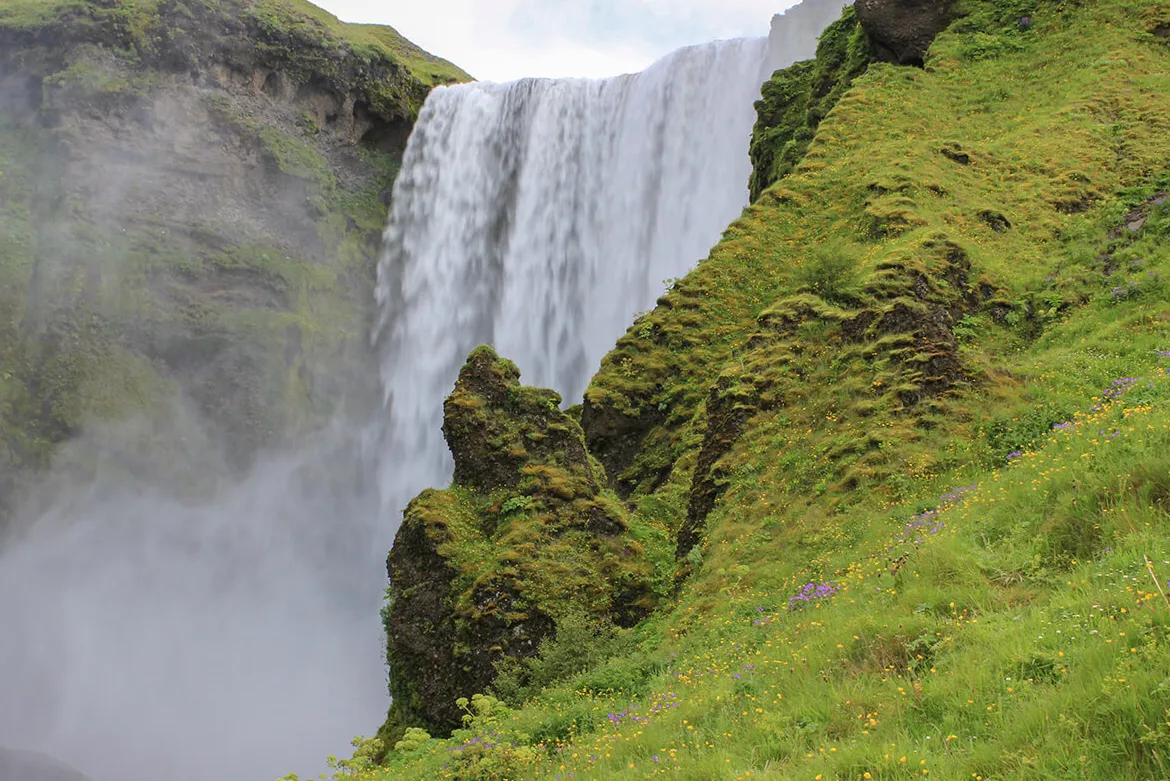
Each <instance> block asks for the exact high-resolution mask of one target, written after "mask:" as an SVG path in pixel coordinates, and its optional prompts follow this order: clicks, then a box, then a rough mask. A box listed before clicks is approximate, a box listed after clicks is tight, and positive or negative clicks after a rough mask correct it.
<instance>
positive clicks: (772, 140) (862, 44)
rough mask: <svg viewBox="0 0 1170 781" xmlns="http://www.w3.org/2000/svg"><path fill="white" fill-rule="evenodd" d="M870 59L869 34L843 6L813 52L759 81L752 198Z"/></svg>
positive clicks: (804, 143) (791, 160)
mask: <svg viewBox="0 0 1170 781" xmlns="http://www.w3.org/2000/svg"><path fill="white" fill-rule="evenodd" d="M871 60H872V53H871V48H870V42H869V39H868V38H867V37H866V35H865V31H864V30H862V28H861V25H860V24H859V23H858V21H857V14H856V13H855V12H854V10H853V8H852V7H849V8H846V9H845V10H844V12H843V13H842V15H841V18H840V19H838V20H837V21H835V22H833V23H832V24H831V25H829V27H828V28H827V29H826V30H825V31H824V32H823V33H822V34H821V37H820V40H819V42H818V43H817V54H816V57H815V58H813V59H811V60H805V61H803V62H798V63H795V64H793V65H791V66H789V67H787V68H784V69H782V70H778V71H776V72H775V73H774V74H772V78H770V79H769V80H768V81H766V82H764V86H763V90H762V93H761V99H760V100H758V101H756V114H757V116H758V120H757V122H756V126H755V129H754V130H753V131H752V143H751V149H750V155H751V159H752V176H751V180H750V182H749V188H750V190H751V198H752V200H753V201H755V200H756V199H758V198H759V197H760V195H761V194H763V192H764V190H766V189H767V188H768V187H770V186H771V185H772V184H774V183H775V182H777V181H779V180H780V179H782V178H784V177H785V176H787V175H788V174H790V173H792V171H793V170H794V169H795V168H796V166H797V165H798V164H799V163H800V162H801V161H802V160H803V159H804V156H805V152H806V151H807V150H808V147H809V144H810V143H811V142H812V140H813V137H814V136H815V135H816V131H817V127H818V126H819V125H820V124H821V120H823V119H824V118H825V117H826V116H827V115H828V113H829V112H830V111H831V110H832V109H833V107H834V106H836V105H837V101H839V100H840V99H841V96H842V95H844V94H845V92H846V91H847V90H848V89H849V87H850V86H852V84H853V80H854V79H856V78H857V77H858V76H860V75H861V74H862V73H864V72H865V71H866V69H867V68H868V67H869V64H870V61H871Z"/></svg>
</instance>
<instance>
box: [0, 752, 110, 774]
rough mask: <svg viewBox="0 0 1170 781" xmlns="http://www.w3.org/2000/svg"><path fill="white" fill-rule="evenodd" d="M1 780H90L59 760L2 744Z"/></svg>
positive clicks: (0, 760)
mask: <svg viewBox="0 0 1170 781" xmlns="http://www.w3.org/2000/svg"><path fill="white" fill-rule="evenodd" d="M0 781H89V779H88V778H86V776H83V775H82V774H81V773H78V772H77V771H76V770H74V769H73V768H71V767H69V766H68V765H65V764H63V763H61V762H58V761H57V760H55V759H53V758H51V757H46V756H45V755H43V754H37V753H34V752H32V751H16V750H14V749H8V748H4V747H3V746H0Z"/></svg>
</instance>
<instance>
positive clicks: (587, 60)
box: [316, 0, 797, 81]
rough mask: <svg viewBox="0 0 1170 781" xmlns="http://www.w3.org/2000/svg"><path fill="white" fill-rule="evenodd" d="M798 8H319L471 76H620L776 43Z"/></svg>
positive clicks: (584, 3)
mask: <svg viewBox="0 0 1170 781" xmlns="http://www.w3.org/2000/svg"><path fill="white" fill-rule="evenodd" d="M796 1H797V0H316V2H317V4H318V5H320V6H322V7H324V8H326V9H328V10H329V11H330V12H332V13H334V14H336V15H337V16H339V17H341V19H343V20H345V21H347V22H372V23H377V24H388V25H391V26H392V27H394V28H395V29H397V30H398V31H399V32H400V33H402V34H403V35H405V36H406V37H407V38H409V39H410V40H412V41H414V42H415V43H417V44H418V45H419V46H421V47H422V48H424V49H426V50H427V51H429V52H431V53H432V54H436V55H438V56H440V57H444V58H446V59H448V60H451V61H452V62H454V63H455V64H456V65H458V66H460V67H461V68H463V69H464V70H466V71H467V72H468V73H470V74H471V75H472V76H475V77H476V78H479V79H484V80H490V81H509V80H512V79H518V78H521V77H524V76H558V77H559V76H590V77H597V76H613V75H616V74H619V73H629V72H632V71H638V70H641V69H643V68H645V67H646V66H647V65H649V64H650V63H651V62H653V61H654V60H656V59H658V58H659V57H661V56H662V55H664V54H667V53H668V52H671V51H673V50H674V49H677V48H679V47H680V46H686V45H688V44H694V43H704V42H706V41H711V40H715V39H717V38H736V37H741V36H763V35H767V34H768V26H769V23H770V22H771V19H772V15H773V14H777V13H780V12H781V11H783V10H784V9H786V8H788V7H789V6H792V5H795V4H796Z"/></svg>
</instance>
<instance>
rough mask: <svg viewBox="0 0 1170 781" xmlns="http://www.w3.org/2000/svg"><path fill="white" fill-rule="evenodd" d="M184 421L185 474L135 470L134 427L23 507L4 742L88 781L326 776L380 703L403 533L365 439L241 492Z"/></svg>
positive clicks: (0, 574) (339, 443)
mask: <svg viewBox="0 0 1170 781" xmlns="http://www.w3.org/2000/svg"><path fill="white" fill-rule="evenodd" d="M176 409H183V406H182V405H178V404H177V405H176ZM185 416H186V418H187V420H186V422H185V426H188V427H189V430H188V431H186V432H185V433H183V432H180V431H172V432H170V434H171V435H172V436H174V437H176V438H177V440H178V441H184V440H185V436H186V434H190V435H191V439H189V440H186V441H188V443H189V445H188V448H189V449H188V454H189V455H191V456H193V457H194V458H193V460H192V461H187V462H181V463H179V464H176V465H175V467H174V468H167V467H166V466H165V465H163V466H160V465H158V464H154V465H152V466H151V467H150V468H149V469H148V468H146V464H145V463H138V464H135V463H134V462H133V459H131V460H130V462H129V463H127V462H126V454H125V452H122V453H119V452H118V451H119V448H118V447H117V446H111V445H110V442H111V441H114V442H117V441H118V437H117V436H116V435H117V434H118V433H119V432H118V429H122V430H124V431H125V432H126V436H125V437H123V441H125V442H130V441H133V439H134V437H135V436H136V435H137V433H138V432H137V431H136V430H135V429H136V422H135V421H130V422H127V423H123V424H120V426H116V427H113V430H102V431H98V432H94V433H93V435H92V436H89V437H84V436H83V437H82V438H80V439H79V440H78V441H76V442H73V443H70V444H69V445H68V446H66V448H65V449H64V451H63V452H62V453H61V455H60V456H59V458H58V459H57V462H56V464H55V466H54V469H53V470H52V472H51V473H50V475H49V476H48V477H47V479H46V480H45V482H44V483H43V485H42V486H41V487H40V490H39V491H37V492H34V496H33V497H31V498H30V499H29V500H28V502H27V503H26V505H25V508H24V509H23V510H22V511H21V512H19V513H18V515H17V523H16V527H15V529H14V531H13V532H12V533H11V534H9V535H8V538H7V540H6V541H5V542H4V543H3V547H2V548H0V626H3V632H2V633H0V745H4V746H7V747H10V748H18V749H23V750H34V751H38V752H42V753H44V754H47V755H50V756H52V757H55V758H57V759H59V760H62V761H64V762H66V763H68V764H69V765H71V766H73V767H75V768H77V769H78V770H79V771H81V772H83V773H85V774H86V775H87V776H89V777H90V778H92V779H93V781H197V780H198V781H207V779H216V780H217V781H257V780H258V779H260V780H265V781H271V780H272V779H275V778H277V777H279V776H282V775H284V774H286V773H289V772H297V773H300V774H301V775H302V777H303V776H306V775H315V774H316V773H318V772H320V771H322V770H324V769H325V768H324V760H325V757H326V756H327V755H329V754H336V755H348V752H347V749H349V741H350V739H351V738H352V737H354V736H355V735H358V734H363V733H364V734H371V733H372V732H373V730H375V729H376V728H377V725H378V724H379V723H381V721H382V719H383V718H384V716H385V709H386V706H387V695H386V687H385V675H386V673H385V668H384V664H383V640H382V635H381V626H380V622H379V618H378V615H379V613H378V610H379V606H380V605H379V603H380V598H381V595H382V592H383V589H384V586H385V575H384V568H383V564H382V559H383V557H384V554H385V550H386V548H387V547H388V545H389V540H387V539H386V537H387V536H388V535H389V534H390V533H391V530H389V529H385V530H383V532H384V533H382V534H379V533H378V532H377V525H378V524H377V520H378V510H377V507H378V500H377V496H376V491H374V490H373V487H372V486H371V484H370V483H369V481H368V479H367V475H366V469H365V467H363V465H362V459H361V458H360V450H361V437H362V434H363V432H362V431H361V430H360V428H359V427H354V426H346V425H343V424H339V425H337V426H335V427H334V428H333V429H331V430H330V431H329V432H327V434H326V435H324V436H321V437H319V438H318V439H317V442H316V443H315V444H314V445H312V446H306V447H302V448H299V449H297V450H296V451H294V452H283V453H268V454H266V455H264V456H262V457H261V458H260V459H259V460H258V462H257V465H256V466H255V467H254V468H253V469H251V470H250V471H249V472H248V473H247V474H246V475H245V476H244V477H243V478H242V479H238V480H231V479H229V478H228V477H227V475H228V474H230V470H228V469H226V468H224V469H222V470H218V471H217V470H216V469H215V468H213V467H214V466H215V465H222V462H220V461H219V459H218V457H217V455H216V453H215V449H216V448H215V445H214V443H213V442H212V441H211V440H209V439H207V438H206V437H201V436H200V428H199V426H198V420H197V416H196V415H195V414H194V413H190V412H187V413H185ZM182 418H183V416H179V419H180V420H182ZM95 457H100V458H95ZM95 462H97V463H102V464H104V465H105V466H103V467H102V470H103V471H101V472H100V473H95V474H92V475H91V476H89V478H88V479H83V480H80V481H79V480H78V476H79V466H78V465H79V464H81V465H84V464H93V463H95ZM111 463H112V464H115V465H117V466H116V468H115V470H114V472H111V469H110V466H109V465H110V464H111ZM192 463H197V464H198V465H199V466H198V467H197V471H196V469H191V465H192ZM115 473H116V474H115ZM192 487H197V489H198V491H197V492H203V493H204V496H203V499H202V500H201V501H192V499H191V494H192V491H191V488H192ZM6 781H7V779H6ZM20 781H23V779H21V780H20Z"/></svg>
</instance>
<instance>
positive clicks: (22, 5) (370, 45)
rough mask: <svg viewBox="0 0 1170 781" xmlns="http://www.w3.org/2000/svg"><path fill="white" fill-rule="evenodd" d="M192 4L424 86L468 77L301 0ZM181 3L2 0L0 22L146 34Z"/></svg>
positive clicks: (388, 34) (388, 31)
mask: <svg viewBox="0 0 1170 781" xmlns="http://www.w3.org/2000/svg"><path fill="white" fill-rule="evenodd" d="M191 5H192V6H193V7H196V8H199V7H206V8H207V9H210V10H212V11H216V12H220V13H224V14H227V15H230V16H237V17H238V16H241V15H242V16H245V17H247V18H248V19H250V20H256V21H259V22H262V23H266V24H268V25H271V26H272V28H274V29H275V30H276V31H278V32H280V33H282V34H283V35H285V36H289V37H291V36H295V35H298V34H304V33H309V34H311V35H312V36H313V37H315V38H317V39H319V40H322V41H323V42H326V43H329V44H332V45H333V46H334V47H337V48H340V47H348V48H349V49H350V50H351V51H353V52H354V53H356V54H358V55H359V56H361V55H364V56H366V57H367V58H368V59H372V60H385V61H389V62H396V63H399V64H401V65H402V66H404V67H406V68H407V69H408V70H409V71H410V73H411V75H412V76H413V77H414V78H415V79H417V80H418V81H419V82H420V83H421V84H423V85H426V86H428V87H429V86H433V85H435V84H447V83H452V82H460V81H469V80H470V79H471V77H470V76H468V75H467V74H466V73H464V72H463V71H462V70H461V69H459V68H458V67H456V66H455V65H453V64H451V63H450V62H448V61H447V60H444V59H441V58H439V57H435V56H434V55H432V54H429V53H428V52H425V51H423V50H422V49H420V48H419V47H418V46H416V45H414V44H413V43H411V42H410V41H408V40H407V39H405V38H403V37H402V36H401V35H399V33H398V32H397V31H396V30H394V29H393V28H392V27H387V26H382V25H367V24H348V23H345V22H342V21H340V20H338V18H337V17H336V16H334V15H333V14H331V13H329V12H328V11H325V10H323V9H321V8H318V7H317V6H315V5H313V4H312V3H309V2H306V1H305V0H208V1H206V2H204V1H203V0H194V2H192V3H191ZM181 6H182V4H181V3H174V2H167V1H166V0H130V1H129V2H122V3H118V4H116V5H115V6H113V7H111V5H110V4H108V3H105V4H103V3H95V2H92V1H91V0H5V3H4V4H3V5H2V6H0V28H8V29H12V30H21V31H28V32H35V31H37V30H43V29H51V28H54V27H59V26H60V24H61V22H62V20H76V19H78V18H85V17H86V16H92V17H93V18H94V20H95V21H96V22H98V23H99V24H100V23H101V19H102V18H103V17H104V18H105V19H106V20H109V21H112V22H113V23H114V24H116V25H118V26H124V27H126V28H128V29H137V30H138V31H139V32H141V33H142V34H143V37H144V38H145V37H146V33H147V32H148V31H149V30H150V28H151V27H152V26H153V25H155V24H156V23H157V20H158V18H159V16H160V15H163V16H169V15H171V14H172V13H180V14H181V13H183V8H181ZM95 12H96V13H95ZM187 13H188V14H189V13H190V11H189V10H188V11H187Z"/></svg>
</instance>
